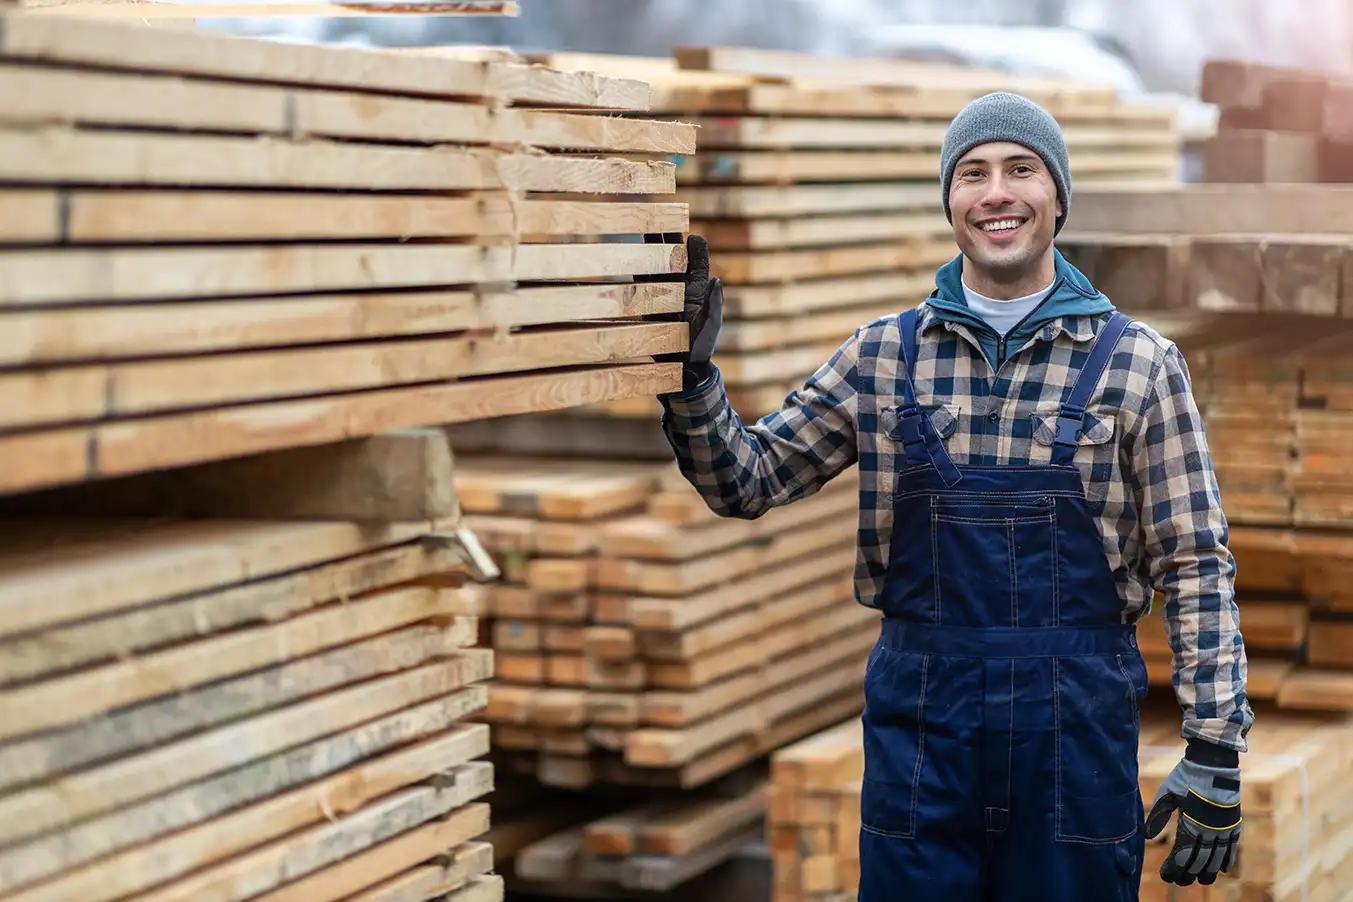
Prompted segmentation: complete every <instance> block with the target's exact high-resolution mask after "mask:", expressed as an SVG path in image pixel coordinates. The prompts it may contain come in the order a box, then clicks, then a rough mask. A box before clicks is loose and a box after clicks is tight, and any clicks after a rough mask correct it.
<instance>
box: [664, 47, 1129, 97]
mask: <svg viewBox="0 0 1353 902" xmlns="http://www.w3.org/2000/svg"><path fill="white" fill-rule="evenodd" d="M673 53H674V55H675V57H676V61H677V66H678V68H680V69H694V70H704V71H714V72H724V73H737V74H742V75H755V76H758V77H770V78H782V79H786V78H787V79H799V78H808V79H815V80H819V81H823V82H829V83H836V84H843V83H844V84H851V85H874V86H883V85H886V86H893V85H900V86H906V87H923V88H931V87H934V88H940V89H945V88H947V89H950V90H964V91H980V92H983V93H985V92H987V91H1037V90H1049V91H1056V92H1063V93H1067V94H1070V93H1072V92H1077V93H1079V94H1082V95H1087V96H1090V97H1093V98H1094V99H1096V100H1101V99H1102V100H1103V101H1105V102H1107V103H1112V101H1113V98H1114V96H1115V94H1114V91H1113V89H1112V87H1110V86H1109V85H1107V84H1105V85H1093V84H1087V83H1085V82H1072V81H1071V80H1070V79H1065V78H1056V77H1042V76H1032V75H1024V76H1014V75H1011V74H1010V73H1009V72H999V71H995V70H982V69H978V68H974V67H969V66H959V65H952V66H950V65H937V64H934V63H916V62H912V61H909V60H892V59H869V58H851V59H849V60H846V59H844V58H834V57H831V56H826V55H817V54H811V53H796V52H791V51H783V50H762V49H755V48H750V47H677V48H674V50H673Z"/></svg>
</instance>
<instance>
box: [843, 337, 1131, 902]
mask: <svg viewBox="0 0 1353 902" xmlns="http://www.w3.org/2000/svg"><path fill="white" fill-rule="evenodd" d="M917 312H918V311H916V310H909V311H908V312H907V313H905V314H903V315H902V317H901V326H902V337H903V338H902V341H903V356H904V361H903V362H904V365H905V366H906V367H907V379H906V387H905V390H904V391H905V393H904V395H903V405H902V409H901V411H900V414H901V416H900V425H901V436H900V437H901V439H902V441H903V446H904V452H905V454H904V460H903V463H901V464H900V465H899V472H898V474H897V480H896V488H895V490H894V494H893V510H894V523H893V533H892V543H891V552H890V561H889V565H888V573H887V578H886V581H885V584H884V588H883V592H882V605H881V607H882V609H883V614H884V620H883V625H882V629H881V633H880V636H879V640H878V643H877V645H876V646H875V647H874V650H873V651H872V652H871V653H870V656H869V662H868V665H867V673H866V677H865V686H864V691H865V713H864V753H865V773H864V787H863V795H862V798H861V815H862V817H861V820H862V825H863V829H862V830H861V831H860V865H861V871H860V890H859V899H860V900H861V902H885V900H886V902H905V900H915V902H996V900H999V902H1014V900H1029V902H1035V900H1036V902H1125V900H1126V902H1131V900H1136V899H1137V898H1138V886H1139V884H1140V880H1141V871H1142V853H1143V848H1144V832H1143V823H1142V822H1143V807H1142V798H1141V796H1140V794H1139V792H1138V787H1137V737H1138V732H1139V727H1140V722H1139V706H1140V702H1141V699H1142V698H1143V697H1144V696H1145V694H1146V668H1145V665H1144V663H1143V661H1142V658H1141V655H1140V653H1139V652H1138V650H1137V641H1136V628H1135V626H1134V625H1124V624H1123V623H1122V620H1123V617H1122V603H1121V601H1120V600H1119V594H1118V590H1117V588H1116V587H1115V583H1114V578H1113V574H1112V572H1111V570H1110V569H1109V565H1108V561H1107V559H1106V557H1105V554H1104V549H1103V547H1102V545H1101V539H1100V531H1099V528H1098V525H1097V523H1096V520H1095V518H1094V516H1093V514H1092V512H1091V510H1090V508H1089V505H1088V503H1087V501H1086V498H1085V490H1084V486H1083V483H1082V480H1081V472H1080V470H1079V469H1078V468H1077V467H1076V466H1075V465H1074V464H1073V463H1072V459H1073V456H1074V454H1075V452H1076V447H1077V444H1078V439H1079V435H1080V428H1081V424H1082V417H1083V415H1084V413H1085V408H1086V404H1087V403H1088V401H1089V399H1090V395H1091V393H1092V391H1093V389H1094V387H1095V385H1096V383H1097V382H1098V381H1099V377H1100V376H1101V375H1102V374H1103V373H1104V370H1105V367H1106V366H1107V364H1108V362H1109V358H1110V356H1111V355H1112V353H1113V349H1114V345H1115V344H1116V343H1117V342H1118V339H1119V337H1121V335H1122V333H1123V329H1124V328H1125V327H1126V326H1127V324H1128V323H1129V322H1130V320H1129V318H1128V317H1126V316H1124V315H1123V314H1121V313H1114V314H1113V315H1112V316H1111V318H1110V319H1109V321H1108V324H1107V325H1106V326H1105V328H1104V329H1103V330H1102V332H1101V333H1100V335H1099V336H1098V337H1097V339H1096V341H1095V343H1094V345H1093V348H1092V349H1091V351H1090V353H1089V354H1088V357H1087V358H1086V360H1085V362H1084V364H1083V365H1082V368H1081V372H1080V374H1079V375H1078V377H1077V380H1076V383H1075V385H1074V386H1073V388H1072V389H1071V391H1070V393H1069V395H1068V396H1067V397H1066V398H1065V399H1064V401H1063V403H1062V405H1061V409H1060V411H1059V416H1058V419H1057V429H1056V438H1055V440H1054V444H1053V450H1052V459H1051V463H1050V464H1049V465H1030V466H963V467H959V466H955V465H954V463H953V461H952V460H951V459H950V457H949V455H948V453H947V451H946V449H945V447H944V444H943V440H942V439H941V438H940V436H939V435H938V434H937V433H936V430H935V429H934V427H933V426H932V425H931V423H930V420H929V418H928V417H927V416H926V415H925V414H924V413H923V411H922V410H921V409H920V407H919V406H918V405H917V402H916V394H915V391H914V389H913V387H912V376H913V374H914V372H915V366H916V325H917Z"/></svg>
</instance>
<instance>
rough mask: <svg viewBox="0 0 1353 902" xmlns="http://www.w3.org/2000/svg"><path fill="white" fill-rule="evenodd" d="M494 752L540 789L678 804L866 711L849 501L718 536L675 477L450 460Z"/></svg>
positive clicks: (811, 502)
mask: <svg viewBox="0 0 1353 902" xmlns="http://www.w3.org/2000/svg"><path fill="white" fill-rule="evenodd" d="M456 489H457V494H458V496H459V498H460V500H461V504H462V505H463V509H464V511H465V514H466V523H467V525H468V526H469V527H470V528H471V529H472V530H473V532H474V534H475V535H476V536H477V537H478V538H479V539H480V540H481V541H482V542H483V543H484V546H485V547H486V548H487V549H488V550H489V553H490V554H491V555H493V557H494V560H495V563H496V564H497V566H498V567H499V569H500V570H501V571H502V574H503V579H502V580H501V581H500V582H498V583H495V584H493V585H491V586H486V587H485V590H486V598H485V617H486V619H487V620H488V621H489V622H490V624H491V627H490V628H491V631H492V640H491V641H492V647H493V650H494V655H495V661H496V673H495V679H494V681H493V683H492V685H491V686H490V693H489V708H488V711H487V714H486V718H487V719H488V720H489V721H490V722H491V723H492V724H493V730H494V732H493V744H494V747H495V749H498V750H501V751H504V752H507V753H510V754H509V757H510V758H513V759H515V760H516V761H517V762H519V763H518V765H517V766H519V767H521V768H522V769H524V770H532V771H534V772H535V774H536V775H537V777H538V778H539V780H540V781H541V782H542V783H543V784H545V785H547V786H566V787H574V788H584V787H588V786H593V785H602V786H604V785H621V786H650V787H676V788H690V787H696V786H702V785H705V784H707V783H709V782H710V781H711V780H714V779H716V778H718V777H721V776H723V775H725V774H728V773H731V772H733V771H734V770H736V769H738V768H740V767H743V766H745V765H747V764H749V763H753V762H755V761H756V760H758V759H759V758H761V757H762V756H764V755H766V754H768V753H769V752H770V751H772V750H773V749H775V748H777V747H779V746H780V745H783V744H784V743H786V742H790V741H793V740H794V739H797V738H799V737H800V736H802V735H806V734H807V733H808V732H811V731H812V730H814V729H818V728H820V727H822V726H824V725H826V724H827V723H830V722H832V721H834V720H839V719H840V718H841V717H844V716H848V715H849V714H851V713H853V712H855V711H858V710H859V709H860V707H861V706H862V699H861V696H860V687H861V686H862V683H863V673H864V662H865V658H866V657H867V654H868V650H869V648H870V647H871V645H872V644H873V641H874V639H875V638H876V637H877V632H878V626H877V614H876V613H875V612H872V611H870V610H868V609H866V608H863V607H861V606H859V605H857V604H856V603H855V602H854V601H853V587H852V583H851V577H852V572H853V568H854V560H855V547H854V540H855V536H854V522H855V520H856V516H857V515H856V505H857V497H856V486H855V485H854V484H853V480H852V479H851V478H849V477H842V478H840V479H838V480H836V481H834V482H833V483H832V484H830V485H829V487H828V488H826V489H824V490H823V491H821V492H820V493H818V494H817V495H816V496H814V497H811V498H807V499H803V500H800V501H797V502H795V503H793V504H791V505H789V506H786V507H784V508H781V509H779V510H775V511H772V512H771V513H769V514H768V515H766V516H765V517H763V518H761V519H759V520H755V521H747V520H726V519H721V518H718V517H716V516H715V515H714V514H712V513H711V512H710V511H709V510H708V509H707V508H706V507H705V505H704V502H703V501H702V500H701V499H700V498H699V497H698V496H697V495H696V494H695V493H694V491H693V490H692V489H691V488H690V486H689V485H687V484H686V483H685V482H684V480H682V479H681V477H680V476H679V475H678V474H677V472H676V470H675V467H674V466H672V465H670V464H657V463H647V462H631V461H622V460H571V461H570V460H562V459H536V460H529V459H526V458H511V459H509V458H503V457H491V458H489V457H485V458H470V457H467V456H464V455H462V457H461V459H460V460H459V463H458V467H457V474H456Z"/></svg>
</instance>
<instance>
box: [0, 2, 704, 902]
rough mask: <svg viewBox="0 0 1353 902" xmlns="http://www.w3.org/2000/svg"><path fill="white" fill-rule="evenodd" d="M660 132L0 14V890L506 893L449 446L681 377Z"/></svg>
mask: <svg viewBox="0 0 1353 902" xmlns="http://www.w3.org/2000/svg"><path fill="white" fill-rule="evenodd" d="M646 104H647V87H646V86H645V85H643V84H642V83H639V82H634V81H625V80H617V79H604V78H590V77H579V76H577V75H574V74H570V73H561V72H552V71H549V70H545V69H542V68H535V67H528V66H523V65H520V64H518V63H515V62H513V61H511V60H477V61H470V60H467V59H459V58H455V56H454V55H443V54H440V53H419V54H402V53H397V52H390V51H366V50H354V49H339V48H330V47H317V46H306V45H287V44H278V43H274V42H269V41H258V40H253V39H247V38H235V37H225V36H215V35H206V34H200V33H196V32H193V31H190V30H183V31H178V30H174V31H151V30H146V29H142V28H139V27H129V26H125V25H118V24H115V23H104V22H90V21H81V20H78V19H76V18H70V19H64V20H61V21H58V20H56V19H53V18H48V17H46V16H42V15H31V16H30V15H29V14H28V13H27V12H15V11H0V181H3V183H4V184H5V185H6V187H5V188H4V190H3V191H0V209H2V210H3V215H0V896H3V897H4V898H5V899H6V900H7V902H8V900H14V902H45V900H50V902H65V900H69V899H77V898H78V899H89V900H95V899H97V900H103V902H124V900H129V899H132V898H135V899H138V900H159V902H170V900H193V902H212V900H215V902H245V900H254V902H259V900H270V902H284V900H303V902H340V900H341V902H359V900H360V902H377V900H380V902H396V900H398V902H422V900H427V899H433V898H437V899H452V900H455V902H495V900H501V899H502V897H503V891H504V888H503V882H502V879H501V877H499V876H497V875H495V874H493V873H492V872H493V870H494V866H495V858H494V850H493V849H492V847H491V845H490V843H489V842H488V841H487V840H486V839H485V837H486V836H487V835H488V831H489V829H490V817H489V809H490V802H491V800H492V797H493V795H495V793H494V790H495V781H494V776H495V770H494V767H493V766H492V765H491V763H490V762H489V761H488V760H487V756H488V754H489V752H490V750H491V746H490V738H491V728H490V726H489V725H488V724H487V723H484V722H483V714H484V712H485V711H486V709H487V707H488V686H487V685H486V683H487V681H488V680H489V679H490V678H491V677H492V676H493V671H494V661H493V653H492V650H491V649H489V648H485V647H482V643H481V631H482V629H483V628H484V624H483V623H482V622H481V620H480V615H481V613H482V611H483V596H484V591H483V586H481V585H474V584H473V583H475V582H484V581H487V580H491V579H493V578H495V577H496V576H497V575H498V571H497V570H496V568H495V566H494V565H493V563H492V561H491V559H489V558H488V557H487V556H486V554H485V553H484V551H483V549H482V548H481V547H480V546H479V545H478V543H477V541H476V540H475V538H474V535H473V533H472V532H470V531H469V530H467V529H466V528H465V525H464V523H463V520H462V518H461V511H460V506H459V503H458V501H457V497H456V491H455V484H454V479H455V462H454V459H453V456H452V453H451V446H450V444H449V442H448V438H447V434H446V432H445V429H444V428H443V426H444V424H447V423H457V422H464V421H467V420H472V419H475V418H478V417H487V416H501V415H503V414H505V413H521V412H528V411H535V410H544V409H557V408H561V407H567V406H569V405H571V404H578V403H583V402H587V401H601V400H606V399H611V398H617V397H625V396H627V395H630V394H635V393H638V394H643V395H645V396H651V395H652V394H653V393H654V392H656V391H662V390H667V389H669V388H670V387H672V386H674V385H676V384H679V375H678V373H677V372H676V370H677V367H676V366H674V365H672V364H656V363H654V362H653V355H654V354H661V353H668V352H671V351H675V350H680V349H681V348H682V347H683V346H684V343H685V341H686V335H685V328H684V326H681V325H674V324H670V323H662V322H648V321H644V319H643V317H645V316H646V315H649V314H657V313H664V312H667V313H670V312H673V311H675V310H678V309H679V308H680V302H681V295H680V289H679V286H678V287H675V288H674V287H673V286H671V285H664V284H662V283H661V282H659V281H643V280H644V279H649V280H653V279H655V278H661V277H664V276H666V275H668V274H670V273H672V272H680V271H681V270H682V269H683V268H684V265H685V264H684V255H683V251H682V248H681V247H680V246H679V245H675V246H674V245H667V246H663V245H660V244H659V245H646V244H644V243H643V241H642V240H641V237H640V236H642V235H643V234H645V233H649V232H677V233H680V232H682V231H684V229H685V225H686V212H685V209H684V207H682V206H680V205H675V204H653V203H649V202H646V196H647V195H649V194H654V193H656V194H670V193H671V192H672V190H673V188H674V178H675V172H674V167H673V166H672V164H670V163H664V162H652V163H649V162H635V161H633V160H629V159H624V158H621V157H618V156H616V155H617V154H629V153H634V152H653V153H660V154H665V153H682V152H688V151H689V149H690V148H691V147H692V146H693V144H692V139H693V130H691V129H690V128H689V127H687V126H682V125H679V124H672V123H667V122H651V121H644V120H642V119H641V118H627V119H624V120H615V119H613V118H612V117H611V116H610V115H609V112H610V111H611V110H614V109H616V108H623V109H626V110H628V111H631V112H633V111H637V110H642V109H643V108H644V107H645V105H646ZM597 113H601V114H602V115H596V114H597ZM538 192H548V193H549V195H550V197H549V198H547V199H541V198H540V196H539V194H538ZM614 193H623V194H626V195H628V196H629V198H630V199H629V200H628V201H625V202H607V201H605V200H604V197H605V196H606V195H610V194H614ZM597 235H604V236H608V238H609V239H610V240H607V241H602V240H597V239H596V238H595V237H594V236H597ZM476 646H481V647H476Z"/></svg>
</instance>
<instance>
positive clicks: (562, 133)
mask: <svg viewBox="0 0 1353 902" xmlns="http://www.w3.org/2000/svg"><path fill="white" fill-rule="evenodd" d="M0 92H3V93H0V96H2V97H3V98H4V102H3V103H0V121H3V122H6V123H10V124H14V125H42V124H49V123H63V124H66V123H75V124H81V125H101V126H122V127H137V128H157V129H172V130H179V131H218V132H232V133H245V134H255V135H280V136H287V137H291V138H293V139H303V138H306V137H309V136H318V137H326V138H362V139H367V140H376V141H398V142H416V143H425V144H432V143H439V144H443V143H445V144H481V145H489V144H517V143H521V144H528V145H531V146H536V147H546V148H553V149H569V150H603V151H615V152H631V153H633V152H641V153H661V154H689V153H693V152H694V151H695V135H696V126H694V125H690V124H686V123H679V122H668V121H664V120H654V121H650V120H643V119H625V118H613V117H608V116H594V115H590V114H583V113H575V112H569V111H563V110H519V109H504V110H499V111H497V112H495V111H494V110H493V109H492V108H491V107H490V106H488V105H487V104H484V103H482V102H473V101H472V102H461V101H454V100H444V99H434V98H428V97H401V96H394V95H385V94H372V93H365V92H361V93H359V92H356V91H351V92H350V91H342V90H320V89H317V88H310V87H292V86H276V85H267V84H242V83H233V82H226V81H212V80H204V79H194V78H183V77H181V76H179V75H174V74H163V75H153V74H144V73H119V72H98V71H89V70H74V69H70V70H66V69H53V68H42V67H35V66H31V65H13V64H2V63H0Z"/></svg>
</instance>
